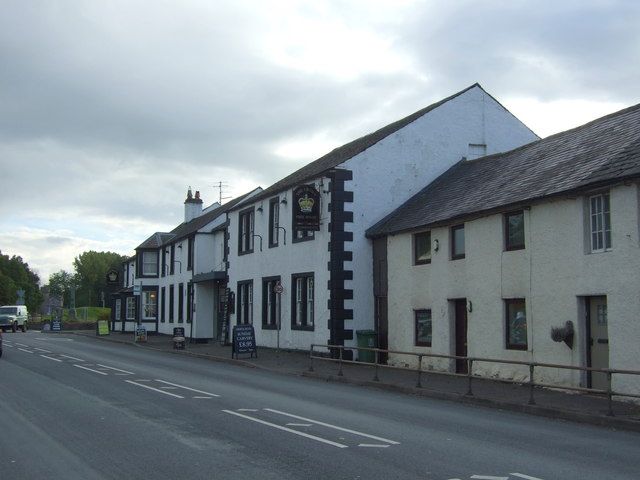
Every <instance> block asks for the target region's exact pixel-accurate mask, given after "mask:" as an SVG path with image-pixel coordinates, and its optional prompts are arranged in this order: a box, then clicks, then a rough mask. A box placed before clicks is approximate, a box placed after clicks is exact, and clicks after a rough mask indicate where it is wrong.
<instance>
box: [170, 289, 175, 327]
mask: <svg viewBox="0 0 640 480" xmlns="http://www.w3.org/2000/svg"><path fill="white" fill-rule="evenodd" d="M175 295H176V289H175V286H174V285H173V284H171V285H169V323H174V321H175V312H174V310H175V306H176V302H175Z"/></svg>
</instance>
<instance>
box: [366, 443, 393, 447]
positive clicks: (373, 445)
mask: <svg viewBox="0 0 640 480" xmlns="http://www.w3.org/2000/svg"><path fill="white" fill-rule="evenodd" d="M358 446H359V447H368V448H388V447H389V445H376V444H374V443H361V444H359V445H358Z"/></svg>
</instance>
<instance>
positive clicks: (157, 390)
mask: <svg viewBox="0 0 640 480" xmlns="http://www.w3.org/2000/svg"><path fill="white" fill-rule="evenodd" d="M125 382H127V383H131V384H133V385H137V386H139V387H142V388H147V389H149V390H153V391H154V392H159V393H164V394H165V395H169V396H171V397H176V398H184V397H182V396H180V395H176V394H175V393H171V392H165V391H164V390H160V389H159V388H153V387H150V386H149V385H143V384H142V383H138V382H134V381H132V380H125Z"/></svg>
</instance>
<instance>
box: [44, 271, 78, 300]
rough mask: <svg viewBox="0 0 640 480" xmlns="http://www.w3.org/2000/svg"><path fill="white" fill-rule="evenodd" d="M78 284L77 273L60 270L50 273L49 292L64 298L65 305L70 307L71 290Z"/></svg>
mask: <svg viewBox="0 0 640 480" xmlns="http://www.w3.org/2000/svg"><path fill="white" fill-rule="evenodd" d="M75 284H76V278H75V275H73V274H71V273H69V272H67V271H66V270H60V271H59V272H55V273H52V274H51V275H49V294H50V295H56V296H59V297H60V298H62V299H63V301H64V306H65V307H69V290H71V288H72V287H73V286H74V285H75Z"/></svg>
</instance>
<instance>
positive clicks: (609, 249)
mask: <svg viewBox="0 0 640 480" xmlns="http://www.w3.org/2000/svg"><path fill="white" fill-rule="evenodd" d="M612 250H613V249H611V248H605V249H604V250H591V251H590V252H589V254H592V253H608V252H611V251H612Z"/></svg>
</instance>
